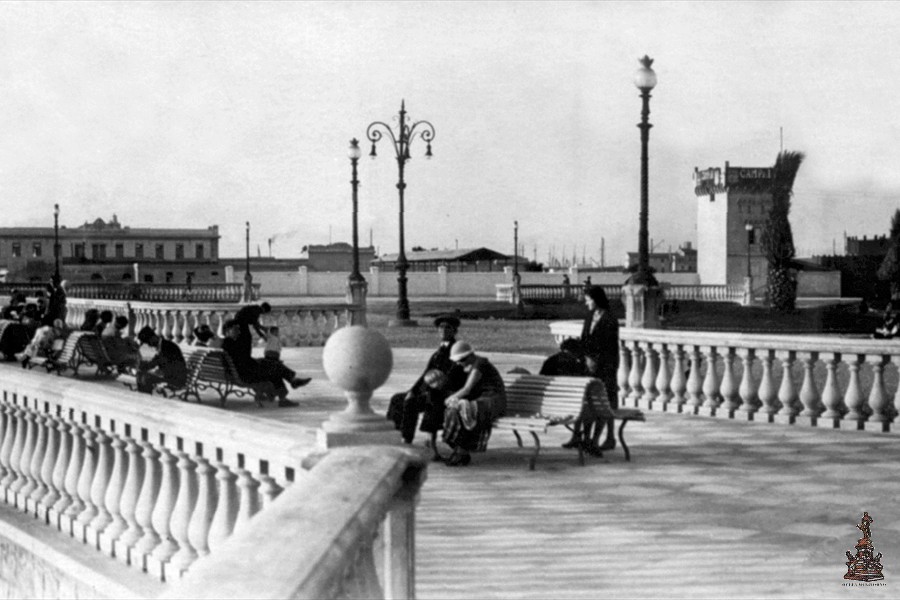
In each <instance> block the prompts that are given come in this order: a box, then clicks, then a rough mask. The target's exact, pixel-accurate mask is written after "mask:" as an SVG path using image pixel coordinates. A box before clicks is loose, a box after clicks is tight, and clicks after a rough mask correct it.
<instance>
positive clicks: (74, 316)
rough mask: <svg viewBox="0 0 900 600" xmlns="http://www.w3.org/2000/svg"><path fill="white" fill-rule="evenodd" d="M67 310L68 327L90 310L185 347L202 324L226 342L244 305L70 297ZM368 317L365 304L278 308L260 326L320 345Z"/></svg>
mask: <svg viewBox="0 0 900 600" xmlns="http://www.w3.org/2000/svg"><path fill="white" fill-rule="evenodd" d="M66 307H67V314H66V323H67V324H68V325H69V326H70V327H75V328H77V327H79V326H80V325H81V323H82V321H83V320H84V314H85V313H86V312H87V311H88V310H89V309H91V308H96V309H98V310H101V311H102V310H111V311H112V312H113V313H115V314H117V315H125V316H127V317H128V321H129V324H128V332H129V334H130V335H133V334H134V333H135V332H137V331H139V330H140V329H141V328H142V327H144V326H145V325H149V326H150V327H152V328H154V329H155V330H156V332H157V333H159V334H160V335H162V336H164V337H165V338H166V339H170V340H173V341H175V342H178V343H186V344H187V343H190V342H192V341H193V339H194V328H195V327H196V326H197V325H201V324H207V325H209V326H210V327H211V328H212V330H213V331H215V332H216V333H217V335H218V336H219V337H222V334H223V331H222V328H223V325H224V323H225V321H227V320H228V319H230V318H231V317H233V316H234V314H235V313H236V312H237V311H238V310H240V308H241V305H240V304H198V303H183V304H182V303H161V302H125V301H122V300H93V299H91V300H89V299H81V298H69V299H68V301H67V304H66ZM365 315H366V309H365V305H364V304H363V305H359V304H304V305H275V306H273V307H272V312H270V313H268V314H267V315H264V316H263V318H262V319H261V321H262V324H263V325H266V326H269V325H277V326H278V328H279V335H280V336H281V339H282V341H283V343H284V345H285V346H321V345H323V344H324V343H325V341H326V340H327V339H328V336H330V335H331V334H332V333H333V332H334V331H335V330H336V329H339V328H341V327H345V326H347V325H358V324H365Z"/></svg>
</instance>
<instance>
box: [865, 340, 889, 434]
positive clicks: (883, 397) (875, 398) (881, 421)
mask: <svg viewBox="0 0 900 600" xmlns="http://www.w3.org/2000/svg"><path fill="white" fill-rule="evenodd" d="M866 362H868V363H869V364H870V365H872V388H871V389H870V390H869V409H870V410H871V411H872V412H871V414H870V415H869V419H868V421H866V424H865V428H866V429H872V430H873V431H881V432H885V431H889V430H890V424H891V421H893V420H894V417H893V415H892V414H891V409H890V403H889V401H888V395H887V390H886V389H885V388H884V365H885V364H887V357H886V356H882V355H879V354H874V355H869V356H868V357H867V359H866Z"/></svg>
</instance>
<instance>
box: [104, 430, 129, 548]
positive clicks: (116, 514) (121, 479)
mask: <svg viewBox="0 0 900 600" xmlns="http://www.w3.org/2000/svg"><path fill="white" fill-rule="evenodd" d="M111 437H112V441H111V443H110V445H111V446H112V455H113V456H112V473H111V474H110V477H109V484H108V485H107V486H106V493H105V494H104V495H103V505H104V506H105V507H106V511H107V512H108V513H109V516H110V522H109V524H108V525H107V526H106V527H105V528H104V530H103V538H102V544H103V548H102V549H103V551H104V552H106V553H108V554H110V555H113V554H115V549H114V546H115V542H116V540H118V539H119V536H121V535H122V533H124V532H125V530H126V529H127V528H128V523H127V522H126V521H125V517H123V516H122V509H121V507H120V503H121V502H122V494H123V492H124V491H125V477H126V475H127V472H128V467H129V465H128V455H127V454H126V453H125V446H126V445H127V442H126V441H125V439H124V438H123V437H122V436H121V435H117V434H115V433H113V434H112V436H111Z"/></svg>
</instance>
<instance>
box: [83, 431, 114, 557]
mask: <svg viewBox="0 0 900 600" xmlns="http://www.w3.org/2000/svg"><path fill="white" fill-rule="evenodd" d="M94 444H95V445H96V448H97V457H96V461H97V463H96V466H95V470H94V478H93V480H92V481H91V502H92V503H93V505H94V506H95V507H96V511H97V512H96V514H95V515H94V518H93V519H91V520H90V522H89V523H88V528H89V531H90V534H89V536H90V537H89V539H88V543H91V544H93V545H96V546H97V547H98V548H99V547H100V546H99V543H100V541H99V539H98V536H99V534H100V533H101V532H102V531H103V530H104V529H106V527H107V526H108V525H109V524H110V523H111V522H112V514H110V512H109V510H108V509H107V508H106V490H107V488H108V487H109V482H110V479H111V478H112V467H113V451H112V439H111V438H110V436H108V435H106V432H105V431H103V429H102V428H101V427H100V425H99V424H98V426H97V427H96V433H95V435H94Z"/></svg>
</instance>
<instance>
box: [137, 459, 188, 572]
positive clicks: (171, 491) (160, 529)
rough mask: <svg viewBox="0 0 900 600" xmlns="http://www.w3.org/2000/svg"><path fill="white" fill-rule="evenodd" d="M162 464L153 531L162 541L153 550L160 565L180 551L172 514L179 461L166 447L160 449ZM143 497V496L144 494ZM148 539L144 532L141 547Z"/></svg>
mask: <svg viewBox="0 0 900 600" xmlns="http://www.w3.org/2000/svg"><path fill="white" fill-rule="evenodd" d="M159 452H160V457H159V460H160V463H161V464H162V470H161V475H160V477H161V479H160V486H159V495H158V496H157V498H156V505H155V506H154V508H153V516H152V521H153V530H155V531H156V533H157V534H158V535H159V538H160V541H159V544H157V546H156V548H155V549H154V550H153V555H152V556H153V558H154V559H155V560H156V561H157V562H158V563H160V564H164V563H167V562H169V560H170V559H171V558H172V556H173V555H174V554H175V553H176V552H177V551H178V543H177V542H176V541H175V536H174V535H173V533H172V525H171V522H172V513H173V512H174V509H175V502H176V499H177V498H178V496H179V495H180V494H179V493H178V492H179V477H178V468H177V467H176V466H175V463H176V462H177V461H178V459H177V458H176V457H175V455H174V454H172V452H171V451H170V450H169V449H168V448H165V447H162V448H160V450H159ZM142 495H143V494H142ZM146 539H147V531H146V530H145V531H144V537H143V538H141V542H140V545H141V546H142V547H143V546H144V545H145V541H146Z"/></svg>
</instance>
